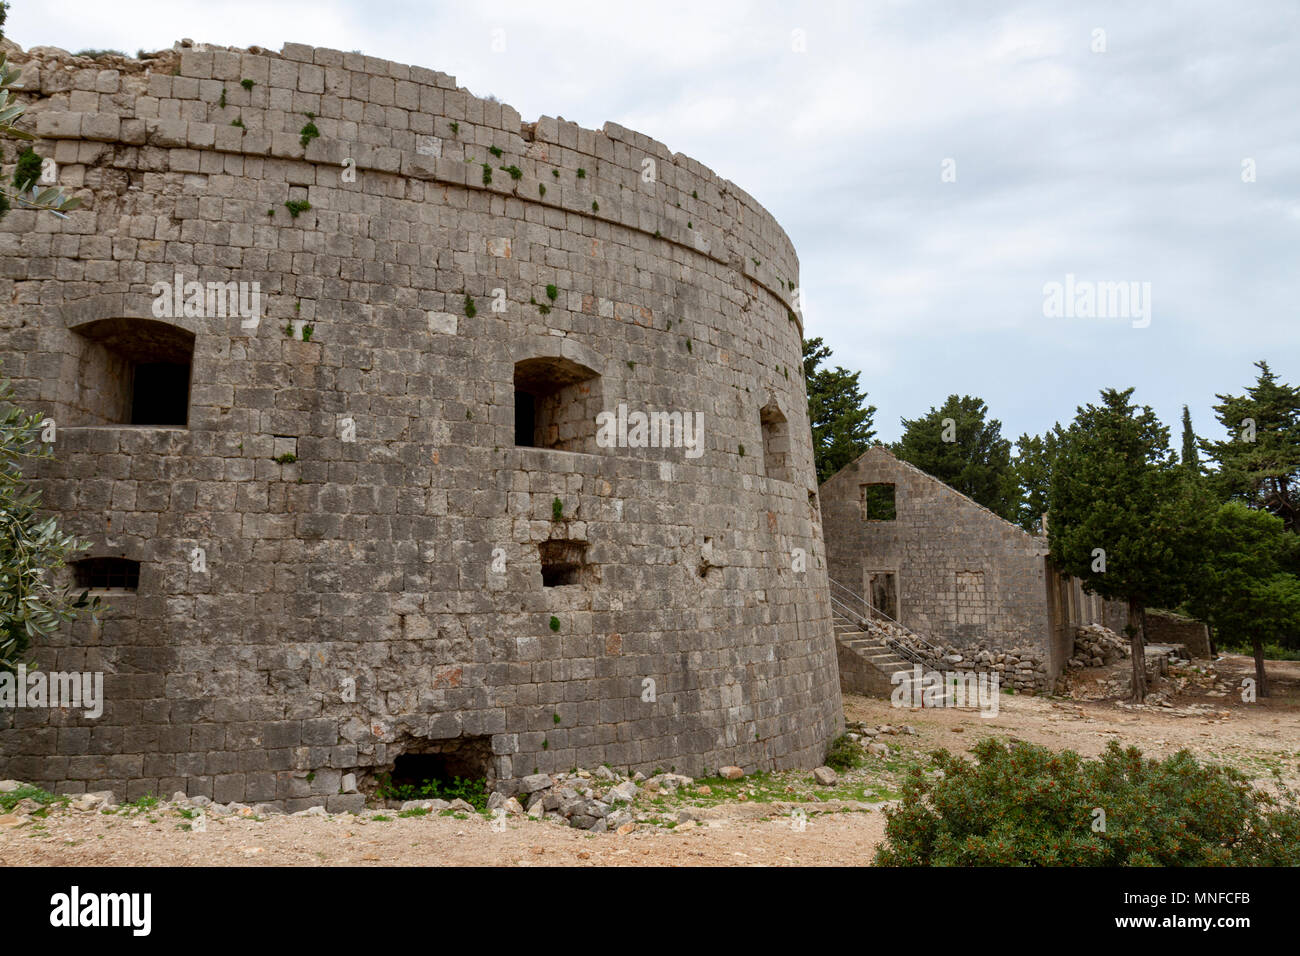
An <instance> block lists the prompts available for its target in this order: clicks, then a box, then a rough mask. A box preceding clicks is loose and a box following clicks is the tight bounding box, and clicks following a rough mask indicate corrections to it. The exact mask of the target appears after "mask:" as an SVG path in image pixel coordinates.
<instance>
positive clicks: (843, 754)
mask: <svg viewBox="0 0 1300 956" xmlns="http://www.w3.org/2000/svg"><path fill="white" fill-rule="evenodd" d="M864 763H866V755H865V753H864V751H863V749H862V745H861V744H860V743H858V742H857V741H856V740H850V739H849V737H848V734H840V735H839V736H838V737H836V738H835V739H834V740H832V741H831V746H830V749H829V750H827V751H826V766H828V767H830V768H831V769H832V770H839V771H841V772H843V771H845V770H852V769H853V768H854V767H861V766H862V765H863V764H864Z"/></svg>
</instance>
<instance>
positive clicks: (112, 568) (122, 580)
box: [72, 558, 140, 591]
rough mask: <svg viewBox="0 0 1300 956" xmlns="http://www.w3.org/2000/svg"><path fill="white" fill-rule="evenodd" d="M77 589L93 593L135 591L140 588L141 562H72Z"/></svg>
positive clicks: (93, 559)
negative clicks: (84, 589) (85, 589)
mask: <svg viewBox="0 0 1300 956" xmlns="http://www.w3.org/2000/svg"><path fill="white" fill-rule="evenodd" d="M72 573H73V575H74V576H75V579H76V582H77V587H79V588H88V589H90V590H92V591H135V590H137V589H139V587H140V562H139V561H131V560H129V559H127V558H82V559H81V560H80V561H74V562H72Z"/></svg>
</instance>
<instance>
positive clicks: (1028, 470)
mask: <svg viewBox="0 0 1300 956" xmlns="http://www.w3.org/2000/svg"><path fill="white" fill-rule="evenodd" d="M1061 431H1062V430H1061V425H1060V423H1059V422H1058V423H1057V424H1055V425H1053V426H1052V428H1051V430H1050V431H1048V432H1047V433H1046V434H1044V435H1041V436H1040V435H1029V434H1024V435H1021V436H1020V437H1019V438H1018V439H1016V457H1015V460H1014V461H1013V462H1012V468H1013V469H1014V471H1015V476H1016V483H1017V485H1018V486H1019V494H1018V495H1017V498H1016V523H1017V524H1018V525H1020V527H1022V528H1024V529H1025V530H1026V531H1028V532H1030V533H1031V534H1035V533H1037V532H1038V531H1039V530H1040V529H1041V528H1042V526H1043V515H1045V514H1047V505H1048V500H1049V496H1050V494H1051V489H1052V463H1053V462H1054V461H1055V460H1056V450H1057V445H1058V443H1059V441H1060V436H1061Z"/></svg>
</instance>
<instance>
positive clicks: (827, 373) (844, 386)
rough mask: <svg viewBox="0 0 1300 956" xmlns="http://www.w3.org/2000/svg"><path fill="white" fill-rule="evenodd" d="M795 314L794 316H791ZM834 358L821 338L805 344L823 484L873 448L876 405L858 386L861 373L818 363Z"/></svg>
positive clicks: (815, 452)
mask: <svg viewBox="0 0 1300 956" xmlns="http://www.w3.org/2000/svg"><path fill="white" fill-rule="evenodd" d="M792 317H793V316H792ZM830 357H831V350H830V348H829V347H828V346H826V345H824V344H823V343H822V340H821V339H820V338H815V339H808V340H807V341H805V342H804V343H803V374H804V379H805V380H806V381H807V384H808V423H809V425H810V426H811V427H812V445H813V457H814V459H815V461H816V465H817V482H818V484H820V483H821V482H823V481H825V480H826V479H827V478H829V477H831V475H833V474H835V473H836V472H837V471H839V470H840V469H841V468H843V467H844V466H845V465H847V464H848V463H849V462H851V461H853V460H854V459H855V458H857V457H858V456H859V455H861V454H862V453H863V452H864V451H866V450H867V449H868V448H870V447H871V444H872V441H873V439H874V438H875V437H876V432H875V429H873V428H872V427H871V426H872V419H873V416H874V415H875V414H876V406H874V405H868V404H866V400H867V393H866V392H864V391H862V390H861V389H860V388H859V387H858V376H859V375H860V374H861V373H860V372H849V371H847V370H846V369H843V368H841V367H839V366H836V367H835V368H834V369H830V368H820V367H819V366H820V365H821V364H822V363H823V362H824V361H826V360H827V359H829V358H830Z"/></svg>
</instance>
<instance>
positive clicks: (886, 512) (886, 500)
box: [863, 485, 898, 521]
mask: <svg viewBox="0 0 1300 956" xmlns="http://www.w3.org/2000/svg"><path fill="white" fill-rule="evenodd" d="M863 494H864V495H865V496H866V503H867V517H868V518H869V519H871V520H872V521H893V520H895V519H896V518H897V517H898V510H897V507H896V502H895V500H894V488H893V486H892V485H867V487H866V490H865V491H864V492H863Z"/></svg>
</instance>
